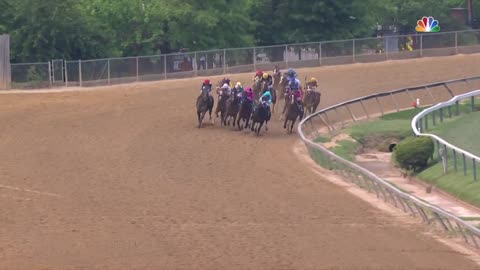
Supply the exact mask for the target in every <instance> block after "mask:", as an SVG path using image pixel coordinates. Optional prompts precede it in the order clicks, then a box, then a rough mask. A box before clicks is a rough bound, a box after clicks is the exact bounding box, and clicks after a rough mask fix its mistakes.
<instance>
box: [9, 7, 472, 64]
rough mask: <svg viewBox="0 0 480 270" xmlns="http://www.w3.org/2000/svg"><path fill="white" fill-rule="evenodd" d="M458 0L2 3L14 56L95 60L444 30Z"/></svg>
mask: <svg viewBox="0 0 480 270" xmlns="http://www.w3.org/2000/svg"><path fill="white" fill-rule="evenodd" d="M463 2H464V1H463V0H421V1H416V0H255V1H253V0H42V1H39V0H0V10H1V13H0V34H1V33H7V34H9V35H10V36H11V46H10V47H11V61H12V62H36V61H48V60H50V59H56V58H59V59H67V60H75V59H92V58H105V57H121V56H138V55H151V54H164V53H171V52H178V50H179V49H181V48H187V49H188V50H190V51H194V50H207V49H214V48H229V47H246V46H254V45H256V46H263V45H275V44H285V43H297V42H311V41H322V40H333V39H349V38H355V37H368V36H371V35H372V34H373V33H374V31H375V27H376V25H395V26H396V27H398V29H399V31H400V33H408V32H413V31H414V28H415V25H416V21H417V20H418V19H419V18H421V17H422V16H425V15H427V16H430V15H431V16H434V17H435V18H436V19H438V20H439V21H440V26H441V29H442V31H446V30H459V29H464V27H462V25H461V24H459V23H456V22H454V21H453V20H452V19H450V18H449V14H448V12H449V8H451V7H459V6H462V5H464V3H463Z"/></svg>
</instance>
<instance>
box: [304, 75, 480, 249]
mask: <svg viewBox="0 0 480 270" xmlns="http://www.w3.org/2000/svg"><path fill="white" fill-rule="evenodd" d="M479 80H480V77H473V78H465V79H460V80H452V81H447V82H439V83H435V84H429V85H421V86H417V87H410V88H405V89H399V90H394V91H391V92H383V93H378V94H373V95H369V96H365V97H360V98H356V99H353V100H349V101H345V102H342V103H339V104H336V105H334V106H331V107H328V108H325V109H323V110H321V111H318V112H316V113H314V114H312V115H309V116H307V117H306V118H305V119H304V120H302V121H301V122H300V124H299V125H298V127H297V130H298V133H299V135H300V137H301V139H302V141H303V142H304V143H305V146H306V147H307V149H308V152H309V154H310V156H311V157H312V159H314V160H315V161H316V162H317V163H318V164H319V165H321V166H322V167H325V168H328V169H330V170H333V171H335V172H336V173H338V174H339V175H342V176H343V178H344V179H345V180H346V181H350V182H351V183H353V184H355V185H357V186H358V187H360V188H363V189H365V190H366V191H368V192H370V193H373V194H375V195H376V196H377V198H381V199H383V200H384V201H386V202H388V203H391V204H393V205H394V206H395V207H397V208H399V209H402V210H403V211H404V212H405V213H408V214H409V215H411V216H412V217H415V218H419V219H421V220H423V222H424V223H425V224H428V225H430V227H431V228H433V229H439V230H442V231H446V232H448V233H449V234H451V235H453V236H457V237H461V238H463V239H464V241H465V242H467V243H469V244H471V245H473V246H474V247H476V248H480V246H479V244H480V229H478V228H477V227H476V226H475V225H473V224H470V223H469V222H468V221H464V220H462V219H461V218H459V217H456V216H455V215H453V214H451V213H449V212H447V211H444V210H443V209H440V208H438V207H436V206H434V205H432V204H429V203H427V202H425V201H423V200H421V199H419V198H417V197H415V196H413V195H411V194H408V193H406V192H403V191H401V190H400V189H398V188H397V187H396V186H394V185H392V184H391V183H390V182H388V181H386V180H385V179H382V178H381V177H379V176H377V175H375V174H374V173H372V172H370V171H369V170H367V169H365V168H363V167H361V166H359V165H358V164H356V163H354V162H351V161H348V160H346V159H344V158H342V157H340V156H338V155H336V154H335V153H333V152H332V151H330V150H329V149H327V148H326V147H324V146H323V145H321V144H319V143H316V142H315V141H316V139H317V138H319V137H321V136H322V135H323V136H324V135H325V133H329V132H332V131H334V130H338V129H340V128H343V127H344V126H346V125H347V124H350V123H353V122H357V121H361V120H367V119H369V118H373V117H377V116H380V115H384V114H386V113H388V112H395V111H400V110H402V109H404V108H410V107H411V106H412V102H415V101H416V99H417V98H419V99H420V100H422V101H423V104H424V105H429V104H430V105H431V104H435V103H438V102H440V101H443V100H448V99H451V98H452V97H453V96H454V95H458V94H460V93H466V92H470V91H472V90H473V89H478V88H476V87H478V84H477V82H478V81H479ZM472 104H473V103H472ZM471 106H472V108H474V107H475V106H474V105H471ZM439 146H442V145H439V144H437V149H436V150H437V151H438V150H439Z"/></svg>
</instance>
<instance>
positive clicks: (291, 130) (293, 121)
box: [290, 118, 297, 134]
mask: <svg viewBox="0 0 480 270" xmlns="http://www.w3.org/2000/svg"><path fill="white" fill-rule="evenodd" d="M295 120H297V118H295V119H293V120H292V125H291V126H290V134H292V132H293V126H294V125H295Z"/></svg>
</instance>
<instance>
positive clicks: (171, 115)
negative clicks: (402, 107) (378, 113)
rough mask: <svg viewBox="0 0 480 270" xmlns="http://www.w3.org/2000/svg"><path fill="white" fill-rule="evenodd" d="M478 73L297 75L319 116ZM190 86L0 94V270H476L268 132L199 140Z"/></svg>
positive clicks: (439, 68) (392, 69) (452, 60)
mask: <svg viewBox="0 0 480 270" xmlns="http://www.w3.org/2000/svg"><path fill="white" fill-rule="evenodd" d="M479 64H480V55H468V56H461V55H460V56H452V57H443V58H425V59H417V60H406V61H395V62H383V63H374V64H355V65H348V66H336V67H322V68H314V69H303V70H302V69H299V70H298V71H299V73H300V77H301V78H302V80H303V77H304V76H305V75H308V76H311V75H315V76H316V77H317V78H318V79H319V80H320V85H321V87H322V89H323V99H322V102H321V107H324V106H327V105H331V104H334V103H336V102H338V101H342V100H345V99H350V98H353V97H356V96H360V95H365V94H367V93H373V92H379V91H383V90H390V89H394V88H399V87H402V86H411V85H416V84H420V83H429V82H436V81H439V80H445V79H454V78H460V77H466V76H474V75H479V72H478V70H479V68H478V67H479ZM231 78H233V79H234V80H235V81H236V80H239V79H240V80H243V81H244V82H246V81H248V79H249V78H250V74H249V75H233V76H231ZM201 80H202V78H196V79H192V80H179V81H174V82H158V83H149V84H141V85H140V84H139V85H133V84H132V85H124V86H115V87H110V88H105V89H104V90H99V91H84V92H64V93H48V94H9V95H0V126H1V127H2V132H1V133H0V138H1V139H0V150H1V156H0V160H1V163H0V205H1V208H0V269H479V268H480V267H479V266H478V265H476V264H474V263H473V262H472V261H470V259H468V258H467V257H466V255H464V254H461V253H460V252H457V251H454V250H452V249H451V248H449V247H447V246H446V245H444V244H441V243H440V242H438V241H437V240H435V239H434V238H432V237H430V236H428V235H426V234H424V231H425V229H424V227H423V226H419V225H415V224H403V223H400V222H397V221H396V220H395V219H394V218H392V217H391V216H390V214H387V213H384V212H382V211H380V210H378V209H376V208H374V207H372V206H371V205H369V204H368V203H366V202H364V201H362V200H360V199H358V198H357V197H355V196H353V195H351V194H350V193H347V192H345V191H344V190H343V189H342V188H341V187H338V186H335V185H333V184H331V183H329V182H327V181H325V180H324V179H321V178H320V177H319V176H318V175H316V174H315V173H313V172H312V171H311V170H309V168H308V167H307V166H306V165H305V164H303V163H300V162H299V158H298V157H296V156H295V155H294V154H293V150H292V147H293V144H294V142H295V140H297V137H296V135H286V134H284V131H283V129H281V127H280V125H281V124H280V123H279V122H278V121H275V122H273V123H271V124H270V125H269V126H270V131H269V132H268V133H267V134H265V135H263V136H260V137H258V138H257V137H254V136H253V135H252V134H247V133H243V132H236V131H232V130H228V129H226V128H221V127H220V126H219V124H218V122H217V123H216V125H215V126H206V127H205V128H203V129H197V128H196V115H195V107H194V103H195V99H196V97H197V95H198V87H199V84H200V82H201ZM274 118H275V119H277V118H278V116H275V117H274Z"/></svg>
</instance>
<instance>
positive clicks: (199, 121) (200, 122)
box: [197, 112, 202, 128]
mask: <svg viewBox="0 0 480 270" xmlns="http://www.w3.org/2000/svg"><path fill="white" fill-rule="evenodd" d="M197 117H198V128H201V127H202V120H201V119H200V112H197Z"/></svg>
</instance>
